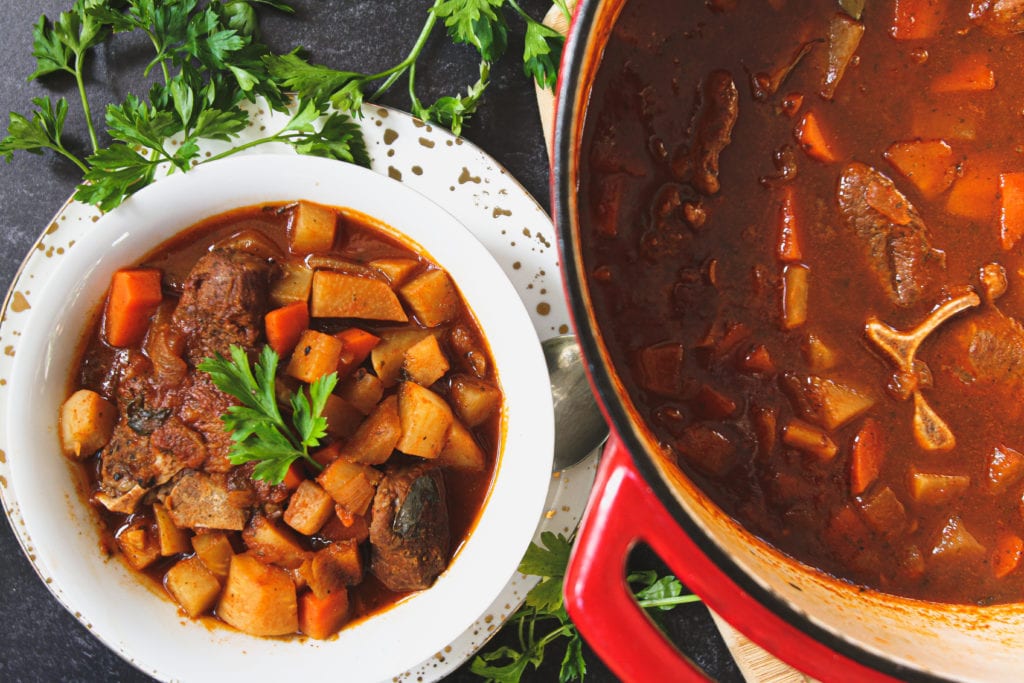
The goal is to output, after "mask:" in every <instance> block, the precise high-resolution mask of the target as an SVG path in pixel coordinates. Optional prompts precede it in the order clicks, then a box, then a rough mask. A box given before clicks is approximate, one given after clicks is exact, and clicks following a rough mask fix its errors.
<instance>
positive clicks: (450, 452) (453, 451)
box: [434, 420, 487, 472]
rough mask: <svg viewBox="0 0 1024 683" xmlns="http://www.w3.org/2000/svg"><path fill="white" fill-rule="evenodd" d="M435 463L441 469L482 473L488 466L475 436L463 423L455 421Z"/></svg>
mask: <svg viewBox="0 0 1024 683" xmlns="http://www.w3.org/2000/svg"><path fill="white" fill-rule="evenodd" d="M434 462H436V463H437V464H438V465H440V466H441V467H451V468H453V469H457V470H469V471H471V472H482V471H483V469H484V467H485V466H486V465H487V457H486V456H485V455H484V452H483V449H481V448H480V446H478V445H477V443H476V439H474V438H473V434H472V433H471V432H470V431H469V430H468V429H466V427H465V426H464V425H463V424H462V423H461V422H459V421H458V420H453V421H452V426H451V427H450V428H449V429H448V438H447V439H446V440H445V443H444V448H442V449H441V453H440V454H439V455H438V456H437V460H435V461H434Z"/></svg>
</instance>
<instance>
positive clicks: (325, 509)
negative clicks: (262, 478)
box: [284, 479, 334, 536]
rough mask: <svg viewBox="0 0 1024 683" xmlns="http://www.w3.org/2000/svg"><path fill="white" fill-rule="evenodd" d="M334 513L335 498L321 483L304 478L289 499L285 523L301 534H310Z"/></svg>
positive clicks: (285, 512)
mask: <svg viewBox="0 0 1024 683" xmlns="http://www.w3.org/2000/svg"><path fill="white" fill-rule="evenodd" d="M332 515H334V500H333V499H332V498H331V497H330V496H329V495H328V494H327V492H326V491H324V490H323V489H322V488H320V485H319V484H317V483H316V482H314V481H310V480H309V479H304V480H303V481H302V483H301V484H299V488H297V489H296V490H295V493H293V494H292V497H291V499H289V501H288V509H286V510H285V511H284V521H285V524H287V525H288V526H290V527H291V528H293V529H295V530H296V531H298V532H299V533H300V534H305V535H307V536H310V535H312V534H315V533H316V532H317V531H319V529H320V527H322V526H323V525H324V524H326V523H327V520H328V519H330V518H331V516H332Z"/></svg>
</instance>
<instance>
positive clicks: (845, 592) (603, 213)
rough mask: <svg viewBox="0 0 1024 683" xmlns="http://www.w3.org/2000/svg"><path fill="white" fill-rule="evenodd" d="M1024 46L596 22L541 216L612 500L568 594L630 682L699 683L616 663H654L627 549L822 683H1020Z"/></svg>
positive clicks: (973, 38)
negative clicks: (607, 446) (589, 391)
mask: <svg viewBox="0 0 1024 683" xmlns="http://www.w3.org/2000/svg"><path fill="white" fill-rule="evenodd" d="M1022 29H1024V13H1022V11H1021V8H1020V7H1019V5H1018V4H1017V3H1005V2H976V3H955V2H944V1H942V0H938V1H929V2H912V1H904V0H898V1H896V2H879V3H847V2H839V3H836V2H830V1H824V0H823V1H822V2H806V3H805V2H800V3H797V2H791V1H790V2H786V1H781V2H764V3H737V2H726V1H721V2H707V3H698V2H692V3H686V5H685V8H682V7H680V6H679V5H678V4H676V3H668V2H631V1H629V0H627V1H625V2H622V1H607V2H597V1H595V2H583V3H582V5H581V7H580V9H579V13H578V18H577V21H576V23H575V25H574V27H573V33H572V34H571V36H570V40H569V46H568V54H569V57H568V58H567V61H566V64H565V70H564V73H563V78H562V84H561V88H560V92H559V119H558V123H557V133H556V163H555V173H556V175H555V177H554V181H553V185H554V198H555V205H556V218H557V223H558V227H559V232H560V236H561V240H562V242H561V246H562V249H563V262H564V263H565V266H566V270H567V280H568V282H569V285H570V286H569V289H570V292H571V296H572V306H573V315H574V318H575V320H576V323H577V327H578V328H579V329H580V336H581V339H582V346H583V349H584V352H585V354H586V355H587V357H588V359H589V360H590V361H591V364H592V365H593V367H594V368H595V372H594V374H595V377H594V380H595V384H596V385H597V387H598V389H599V392H600V393H601V398H602V401H603V404H604V406H605V408H606V410H607V412H608V414H609V416H610V417H611V419H612V421H613V423H614V425H615V432H616V437H617V441H616V445H615V447H614V448H613V449H612V454H611V456H610V457H609V458H608V459H607V460H606V462H605V464H604V467H605V472H604V474H603V475H602V476H603V477H604V478H602V479H601V481H602V482H605V483H607V482H616V483H618V484H619V485H618V486H616V487H614V488H605V493H604V497H603V499H602V502H601V503H595V504H594V505H592V507H591V509H590V514H589V516H588V517H587V518H586V521H585V523H584V529H583V531H582V532H581V545H580V546H579V547H578V548H577V553H576V555H575V559H574V565H573V567H572V568H571V570H570V576H569V579H568V580H567V584H566V585H567V590H568V592H569V593H570V596H569V603H568V604H569V608H570V612H571V613H572V614H573V616H574V618H576V619H577V621H578V622H579V625H580V628H581V632H583V633H584V634H585V635H587V636H588V637H589V638H591V639H592V640H593V641H594V642H595V648H596V649H598V650H599V651H603V652H606V653H607V656H608V657H609V658H611V659H613V660H615V661H616V666H617V667H618V668H617V670H618V671H619V672H620V674H621V675H623V676H625V677H627V678H633V679H641V678H643V677H644V676H646V675H651V674H652V672H653V671H654V670H657V669H658V667H670V668H668V669H664V671H672V672H674V673H676V674H677V675H680V676H682V675H684V673H683V672H684V671H685V670H686V667H685V665H684V664H683V663H681V662H680V661H679V659H678V657H677V656H676V655H675V654H674V653H673V651H672V649H671V647H670V646H669V645H668V644H667V643H665V642H664V641H662V640H661V639H658V638H653V637H652V638H651V640H650V642H649V643H648V647H649V650H647V653H648V654H649V655H650V657H642V656H638V655H637V654H636V647H637V645H636V643H637V641H636V640H634V639H630V641H629V645H628V648H629V649H628V651H627V650H626V649H625V648H626V647H627V646H624V645H623V646H619V645H618V643H620V642H621V638H620V639H618V640H617V639H616V638H615V635H614V632H615V630H616V629H622V628H624V627H625V628H628V629H630V630H636V631H638V632H646V631H647V629H646V627H645V625H644V622H643V620H642V619H641V618H639V617H638V616H637V615H636V612H637V610H636V609H635V607H633V606H632V605H631V604H630V603H629V602H628V601H627V600H626V599H625V597H624V596H621V595H619V594H620V593H622V591H621V588H620V586H621V581H620V580H619V578H618V571H617V567H618V566H619V565H617V564H616V562H617V559H618V557H619V555H620V554H621V553H622V552H624V551H625V550H626V549H628V548H629V547H631V546H632V544H633V543H635V542H637V541H638V540H641V541H644V542H647V543H649V544H651V545H652V546H654V547H655V549H657V550H658V551H659V552H660V553H662V554H663V555H664V556H666V557H668V558H672V559H673V566H674V568H675V569H676V571H678V572H680V574H681V578H682V580H683V581H684V583H687V585H689V586H690V587H691V588H692V589H694V590H695V591H697V592H698V593H700V594H701V595H702V596H703V597H704V599H705V600H706V602H707V603H708V604H709V606H710V607H712V608H713V609H715V610H717V611H718V612H719V613H720V614H722V615H723V616H725V617H726V618H727V619H728V620H729V621H731V622H732V623H733V625H735V626H737V627H738V628H739V629H740V630H742V631H744V632H746V633H747V634H748V635H750V636H751V637H752V638H753V639H754V640H755V641H757V642H760V643H761V644H762V645H764V646H765V647H766V648H767V649H769V650H770V651H772V652H774V653H775V654H777V655H778V656H780V657H782V658H783V659H785V660H786V661H788V662H789V663H791V664H793V665H794V666H796V667H798V668H800V669H802V670H804V671H806V672H807V673H809V674H811V675H812V676H814V677H816V678H823V679H829V678H832V677H840V678H845V679H850V680H870V679H886V678H887V677H889V676H894V677H896V678H900V679H919V680H933V679H951V680H997V679H1007V678H1012V677H1014V676H1015V675H1016V672H1017V671H1018V670H1019V658H1018V656H1017V653H1018V652H1019V651H1020V647H1021V645H1022V634H1024V629H1022V628H1021V627H1022V625H1024V609H1022V607H1021V605H1022V603H1024V568H1022V567H1021V564H1022V550H1024V542H1022V540H1021V539H1022V538H1024V516H1022V507H1021V501H1022V494H1024V455H1022V452H1024V430H1022V429H1021V423H1020V420H1019V418H1018V416H1017V409H1018V407H1019V396H1020V392H1019V386H1020V378H1019V371H1020V368H1021V367H1024V366H1022V365H1021V364H1020V363H1019V359H1020V358H1021V353H1022V349H1024V335H1022V334H1021V330H1022V329H1024V328H1022V326H1021V322H1020V320H1021V316H1022V315H1024V308H1022V302H1024V299H1022V298H1021V297H1022V295H1024V280H1022V279H1021V272H1022V270H1021V266H1022V263H1021V257H1020V254H1021V243H1020V239H1021V235H1022V233H1021V230H1022V228H1024V222H1022V220H1021V216H1022V214H1021V213H1020V206H1021V204H1020V197H1021V194H1020V189H1019V186H1018V183H1020V182H1021V179H1022V178H1024V175H1022V174H1021V173H1022V171H1024V158H1022V157H1021V155H1020V149H1021V147H1020V145H1021V134H1020V126H1019V122H1020V118H1019V117H1020V110H1019V105H1018V102H1019V101H1020V99H1021V95H1022V93H1021V90H1020V86H1019V79H1018V78H1017V69H1018V64H1019V50H1020V47H1021V46H1020V38H1019V35H1018V34H1019V33H1020V31H1021V30H1022ZM631 482H632V483H631ZM647 485H649V486H650V487H651V488H652V489H653V491H654V493H655V494H656V495H655V496H654V497H653V500H652V499H651V498H650V497H645V495H644V491H645V490H646V486H647ZM598 490H600V489H598ZM631 506H634V507H631ZM673 522H674V523H673ZM609 576H611V577H612V578H608V577H609ZM593 591H596V593H597V594H607V595H616V597H615V598H614V600H612V599H609V600H608V601H607V602H606V603H605V604H606V605H609V609H608V610H607V612H608V614H601V612H602V611H603V610H594V609H592V606H593V604H594V603H593V602H592V601H587V600H585V597H586V596H588V595H589V596H591V597H592V596H593V595H594V594H595V593H594V592H593ZM584 603H585V604H584ZM613 603H614V604H613ZM627 619H632V621H629V622H628V626H624V624H627V621H626V620H627Z"/></svg>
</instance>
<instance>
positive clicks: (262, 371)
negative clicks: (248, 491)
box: [198, 345, 338, 484]
mask: <svg viewBox="0 0 1024 683" xmlns="http://www.w3.org/2000/svg"><path fill="white" fill-rule="evenodd" d="M230 355H231V359H230V360H228V359H227V358H225V357H224V356H222V355H221V354H219V353H218V354H217V355H216V356H215V357H214V358H207V359H206V360H204V361H203V362H202V363H200V364H199V366H198V368H199V370H201V371H203V372H205V373H207V374H209V375H210V378H211V379H212V380H213V383H214V384H215V385H216V386H217V388H218V389H220V390H221V391H223V392H224V393H226V394H229V395H231V396H234V397H235V398H236V399H238V400H239V401H240V402H241V404H242V405H238V406H231V407H230V408H228V410H227V412H226V413H224V415H222V416H221V419H222V420H223V421H224V428H225V429H226V430H228V431H230V432H231V439H232V440H233V441H234V443H233V444H232V446H231V451H230V452H229V457H230V460H231V464H232V465H242V464H245V463H247V462H252V461H255V462H256V467H255V469H254V470H253V473H252V476H253V479H262V480H264V481H267V482H270V483H271V484H279V483H281V481H283V480H284V477H285V473H286V472H287V471H288V468H289V467H290V466H291V464H292V463H293V462H295V461H296V460H300V459H302V460H305V461H306V462H307V463H309V464H310V465H311V466H312V467H314V468H315V469H317V470H319V469H320V465H319V463H317V462H316V461H315V460H313V458H312V457H311V456H310V449H311V448H315V447H316V446H317V445H318V444H319V443H320V439H322V438H324V436H326V435H327V418H325V417H324V416H323V410H324V405H325V404H326V403H327V399H328V397H329V396H330V395H331V392H332V391H334V387H335V385H336V384H337V383H338V375H337V373H334V372H332V373H331V374H329V375H324V376H323V377H320V378H319V379H317V380H316V381H314V382H313V383H312V384H310V385H309V396H308V397H307V396H306V392H305V391H303V389H302V388H301V387H300V388H299V390H298V391H296V392H295V393H293V394H292V395H291V399H290V401H289V403H290V404H291V409H292V420H291V424H290V425H289V424H288V422H286V421H285V419H284V417H283V416H282V414H281V408H280V406H279V405H278V403H277V395H276V392H275V381H274V380H275V377H276V376H277V364H278V360H279V359H278V355H277V353H275V352H274V350H273V349H271V348H270V347H269V346H264V347H263V351H261V352H260V357H259V360H257V361H256V363H255V364H254V365H252V366H250V364H249V357H248V355H247V354H246V352H245V350H244V349H242V348H241V347H240V346H235V345H232V346H231V349H230Z"/></svg>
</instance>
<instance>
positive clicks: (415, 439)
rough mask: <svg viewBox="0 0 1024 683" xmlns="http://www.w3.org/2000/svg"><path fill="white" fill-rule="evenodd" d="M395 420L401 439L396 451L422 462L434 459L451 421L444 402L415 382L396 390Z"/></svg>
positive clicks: (448, 410) (402, 385)
mask: <svg viewBox="0 0 1024 683" xmlns="http://www.w3.org/2000/svg"><path fill="white" fill-rule="evenodd" d="M398 416H399V419H400V420H401V423H402V437H401V438H400V439H399V440H398V444H397V445H396V446H395V448H397V449H398V450H400V451H402V452H403V453H408V454H409V455H418V456H420V457H421V458H431V459H432V458H436V457H437V456H438V454H440V452H441V449H442V448H444V444H445V439H446V438H447V435H448V428H449V427H450V426H451V424H452V420H453V419H454V416H453V415H452V409H451V407H450V406H449V405H448V404H447V403H446V402H445V400H444V399H443V398H441V397H440V396H439V395H437V394H435V393H434V392H433V391H431V390H430V389H425V388H424V387H421V386H420V385H418V384H416V383H415V382H402V384H401V386H399V388H398Z"/></svg>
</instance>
